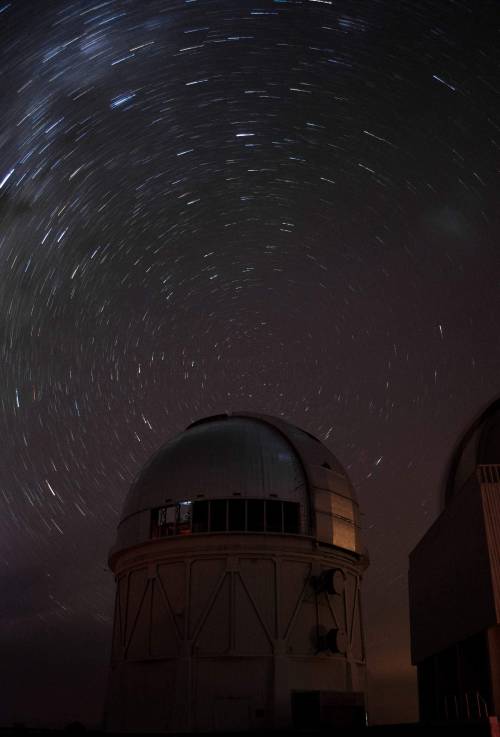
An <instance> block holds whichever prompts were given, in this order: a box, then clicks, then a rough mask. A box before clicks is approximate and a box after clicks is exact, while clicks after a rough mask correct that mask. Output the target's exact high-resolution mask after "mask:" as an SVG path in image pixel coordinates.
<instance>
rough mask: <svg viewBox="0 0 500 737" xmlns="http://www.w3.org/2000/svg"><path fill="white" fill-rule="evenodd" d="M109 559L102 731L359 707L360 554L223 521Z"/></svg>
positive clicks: (322, 717) (291, 720)
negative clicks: (109, 647)
mask: <svg viewBox="0 0 500 737" xmlns="http://www.w3.org/2000/svg"><path fill="white" fill-rule="evenodd" d="M111 565H112V567H113V571H114V573H115V576H116V581H117V595H116V607H115V622H114V636H113V655H112V667H111V674H110V682H109V693H108V703H107V714H106V727H107V729H108V730H109V731H112V732H125V731H129V732H134V731H140V732H148V731H149V732H195V731H199V732H209V731H241V730H254V729H262V728H267V729H273V728H274V729H279V728H288V727H291V726H293V725H295V726H301V722H304V720H306V721H307V723H308V724H309V725H310V726H314V725H315V724H317V725H319V724H320V723H322V722H323V723H330V724H339V725H348V724H356V723H360V722H362V720H363V719H364V701H363V693H364V691H365V654H364V644H363V636H362V626H361V609H360V587H359V581H360V576H361V573H362V570H363V568H364V561H363V559H362V558H361V557H360V556H359V555H357V554H354V553H349V552H348V551H345V550H342V549H340V548H335V547H334V546H329V545H322V544H318V543H317V542H316V541H315V540H314V539H311V538H310V537H305V536H300V535H296V536H294V535H268V534H249V533H246V534H238V533H233V534H230V533H226V534H224V535H216V534H207V535H197V536H194V535H193V536H186V537H184V538H182V537H181V538H179V537H177V538H175V539H174V538H166V539H165V538H164V539H158V540H151V541H149V542H147V543H145V544H143V545H139V546H136V547H134V548H130V549H128V550H124V551H121V552H120V553H117V554H116V556H115V557H114V558H113V559H112V560H111Z"/></svg>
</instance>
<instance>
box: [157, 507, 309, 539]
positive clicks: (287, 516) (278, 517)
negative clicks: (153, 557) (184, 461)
mask: <svg viewBox="0 0 500 737" xmlns="http://www.w3.org/2000/svg"><path fill="white" fill-rule="evenodd" d="M204 532H271V533H277V534H288V535H298V534H299V533H300V504H299V503H298V502H285V501H280V500H278V499H234V498H233V499H211V500H208V499H207V500H205V499H204V500H203V501H201V500H199V501H193V502H191V501H183V502H179V503H177V504H170V505H167V506H165V507H158V508H157V509H153V510H152V512H151V537H153V538H157V537H170V536H172V535H191V534H199V533H204Z"/></svg>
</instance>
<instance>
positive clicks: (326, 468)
mask: <svg viewBox="0 0 500 737" xmlns="http://www.w3.org/2000/svg"><path fill="white" fill-rule="evenodd" d="M315 490H320V491H321V492H322V493H323V494H325V493H326V494H327V495H328V494H329V493H331V494H335V495H336V496H337V497H340V498H343V499H344V500H345V502H346V503H347V504H348V505H350V508H351V509H352V508H353V507H356V509H357V502H356V499H355V496H354V490H353V488H352V484H351V482H350V481H349V478H348V476H347V474H346V472H345V470H344V469H343V467H342V465H341V464H340V463H339V461H338V460H337V459H336V458H335V456H334V455H333V454H332V453H331V451H329V450H328V448H326V447H325V446H324V445H323V444H322V443H321V442H320V441H319V440H318V439H317V438H315V437H314V436H313V435H310V434H309V433H307V432H305V431H304V430H300V429H299V428H298V427H295V426H294V425H292V424H290V423H289V422H286V421H285V420H282V419H280V418H275V417H270V416H268V415H259V414H252V413H248V412H237V413H231V414H225V415H216V416H213V417H208V418H205V419H203V420H199V421H197V422H195V423H193V424H192V425H190V426H189V427H188V428H187V429H186V430H185V431H184V432H182V433H180V434H179V435H177V436H176V437H175V438H173V439H172V440H170V441H169V442H168V443H166V445H164V446H163V447H162V448H160V450H159V451H158V452H157V453H156V454H155V455H154V456H153V457H152V458H151V459H150V461H149V462H148V463H147V464H146V465H145V467H144V468H143V469H142V471H141V472H140V473H139V475H138V477H137V478H136V480H135V481H134V483H133V484H132V486H131V488H130V491H129V493H128V495H127V498H126V500H125V504H124V507H123V513H122V515H121V519H120V523H119V526H118V538H117V545H116V546H115V547H114V549H113V553H116V552H117V551H118V550H123V549H125V548H128V547H131V546H134V545H137V544H141V543H142V542H145V541H146V540H147V539H149V536H150V532H149V525H150V517H151V510H153V509H157V508H159V507H162V506H164V505H168V504H175V503H176V502H181V501H184V500H190V501H196V500H199V499H217V498H222V499H224V498H229V497H232V496H241V497H247V498H253V499H255V498H269V497H272V498H278V499H281V500H288V501H295V502H300V503H301V506H302V507H303V509H304V513H305V520H306V525H307V528H308V530H309V533H308V534H311V535H314V530H313V529H312V528H313V526H314V524H313V522H312V520H313V514H312V504H313V502H312V498H313V495H314V492H315Z"/></svg>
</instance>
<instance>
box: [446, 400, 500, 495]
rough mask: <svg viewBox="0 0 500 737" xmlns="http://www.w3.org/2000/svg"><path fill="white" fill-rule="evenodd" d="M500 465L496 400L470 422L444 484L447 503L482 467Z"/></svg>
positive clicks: (499, 414)
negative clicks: (479, 467)
mask: <svg viewBox="0 0 500 737" xmlns="http://www.w3.org/2000/svg"><path fill="white" fill-rule="evenodd" d="M499 463H500V399H496V400H495V401H493V402H492V403H491V404H490V405H489V406H488V407H487V408H486V409H485V410H484V411H483V412H481V414H480V415H479V416H478V417H477V418H476V419H475V420H474V421H473V422H472V423H471V425H470V426H469V428H468V430H467V431H466V432H465V433H464V434H463V435H462V438H461V440H460V442H459V443H458V445H457V447H456V449H455V452H454V453H453V455H452V459H451V463H450V466H449V469H448V473H447V477H446V483H445V504H447V503H448V502H449V501H450V500H451V499H452V497H453V496H454V495H455V494H456V493H458V492H459V491H460V489H461V488H462V487H463V486H464V485H465V484H466V483H467V482H468V481H469V480H470V479H471V477H472V476H473V475H474V474H475V473H476V469H477V467H478V466H481V465H498V464H499Z"/></svg>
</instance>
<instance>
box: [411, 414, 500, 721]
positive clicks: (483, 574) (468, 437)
mask: <svg viewBox="0 0 500 737" xmlns="http://www.w3.org/2000/svg"><path fill="white" fill-rule="evenodd" d="M409 588H410V617H411V641H412V661H413V663H414V664H415V665H416V666H417V669H418V687H419V701H420V715H421V719H422V720H423V721H441V720H458V721H470V720H476V719H484V718H486V717H487V716H491V715H497V716H498V715H500V400H497V401H495V402H493V403H492V404H491V405H490V406H489V407H488V408H487V409H486V410H485V411H484V412H482V413H481V415H480V416H479V417H478V418H477V419H476V420H475V421H474V422H473V423H472V424H471V426H470V427H469V429H468V430H467V432H465V433H464V435H463V436H462V437H461V439H460V442H459V443H458V445H457V448H456V450H455V453H454V454H453V457H452V459H451V463H450V465H449V469H448V473H447V476H446V481H445V488H444V505H443V510H442V512H441V514H440V515H439V517H438V518H437V520H436V521H435V522H434V524H433V525H432V527H431V528H430V529H429V530H428V532H427V533H426V534H425V535H424V537H423V538H422V540H421V541H420V542H419V543H418V545H417V546H416V548H415V549H414V550H413V551H412V553H411V554H410V571H409Z"/></svg>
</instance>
